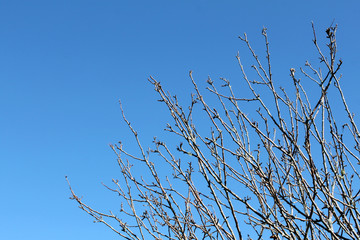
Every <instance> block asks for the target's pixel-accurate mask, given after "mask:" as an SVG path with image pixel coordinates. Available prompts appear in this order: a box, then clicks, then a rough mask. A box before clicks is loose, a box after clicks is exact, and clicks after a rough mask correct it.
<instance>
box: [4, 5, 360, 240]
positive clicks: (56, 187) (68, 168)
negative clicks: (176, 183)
mask: <svg viewBox="0 0 360 240" xmlns="http://www.w3.org/2000/svg"><path fill="white" fill-rule="evenodd" d="M359 9H360V2H359V1H285V0H284V1H205V0H192V1H190V0H182V1H169V0H168V1H156V0H155V1H121V0H117V1H115V0H103V1H93V0H83V1H80V0H71V1H70V0H62V1H59V0H58V1H56V0H54V1H52V0H46V1H45V0H43V1H39V0H32V1H17V0H8V1H6V0H0V84H1V85H0V113H1V114H0V159H1V166H0V186H1V194H0V214H1V217H0V239H4V240H8V239H27V240H32V239H34V240H45V239H46V240H49V239H51V240H55V239H70V240H71V239H74V240H75V239H77V240H78V239H88V240H91V239H115V238H116V237H117V236H116V235H115V234H114V233H112V232H111V231H109V230H108V229H107V228H106V227H105V226H103V225H101V224H93V223H92V219H91V218H90V217H89V216H88V215H86V214H85V213H84V212H82V211H81V210H79V209H78V208H77V206H76V204H75V202H73V201H70V200H69V196H70V193H69V190H68V187H67V184H66V181H65V178H64V176H65V175H67V176H69V179H70V181H71V183H72V185H73V188H74V190H75V191H76V192H77V193H78V194H79V195H83V196H84V200H85V201H86V202H87V203H89V204H91V205H93V206H95V207H99V208H100V209H102V210H107V209H108V208H107V207H106V206H110V207H109V208H111V209H114V208H113V207H114V206H115V209H116V207H118V206H119V203H117V202H116V200H117V198H116V197H115V196H114V195H112V194H111V193H109V192H108V191H107V190H105V189H104V188H103V186H102V185H101V182H104V183H107V184H109V183H110V182H111V178H116V177H117V176H119V173H118V169H117V168H116V158H115V155H114V154H113V153H112V151H111V149H110V148H109V146H108V145H109V144H110V143H116V142H117V141H119V140H122V141H124V142H125V143H126V141H127V140H129V141H130V139H131V136H130V134H129V131H128V129H127V128H126V126H125V124H124V123H123V122H122V119H121V112H120V110H119V104H118V100H119V99H121V100H122V102H123V105H124V109H125V111H126V114H127V117H128V119H129V120H130V121H131V122H132V123H133V125H134V127H135V128H137V129H139V133H140V134H141V138H142V140H143V143H144V145H145V146H147V145H149V144H150V143H151V140H152V136H155V135H157V136H159V135H163V133H161V131H162V129H163V128H164V127H165V122H163V121H161V120H162V119H164V118H165V116H166V112H165V111H164V110H165V108H164V107H162V106H161V105H159V103H158V102H156V99H157V97H156V95H155V93H154V91H153V88H152V86H151V85H150V84H149V83H148V82H147V77H148V76H149V75H152V76H154V77H155V78H156V79H157V80H159V81H161V83H162V84H163V85H164V86H165V87H166V88H167V89H169V90H171V91H172V92H174V93H176V94H178V95H181V96H185V95H187V94H188V93H190V88H191V84H190V81H189V79H188V71H189V70H193V72H194V77H195V78H196V80H197V81H199V82H204V81H205V80H206V79H207V76H208V75H210V76H212V77H213V78H214V79H216V78H218V77H220V76H223V77H226V78H229V79H230V80H231V79H240V76H241V74H240V71H239V68H238V66H237V62H236V59H235V55H236V53H237V51H239V50H240V55H241V54H242V52H244V50H245V48H244V46H243V45H242V43H241V41H240V40H239V39H237V36H238V35H241V34H242V33H243V32H246V33H247V34H248V36H249V39H250V40H251V42H252V43H253V45H254V48H255V49H257V50H258V51H257V52H258V53H259V54H263V53H264V51H263V50H264V48H263V38H262V36H261V29H262V27H263V26H266V27H267V28H268V34H269V38H270V43H271V53H272V58H273V59H272V61H273V67H274V70H273V71H274V77H278V78H279V81H280V79H282V78H286V77H288V75H289V68H291V67H295V68H298V67H299V66H303V64H304V62H305V61H306V60H307V59H310V60H315V61H316V58H315V57H314V56H316V51H315V48H314V47H313V45H312V42H311V40H312V29H311V24H310V22H311V21H314V23H315V25H316V28H317V30H318V33H319V39H321V40H323V39H324V36H325V33H324V30H325V29H326V27H328V26H329V25H330V24H331V22H332V21H333V20H334V19H335V23H338V25H339V29H338V45H339V53H338V55H339V56H341V58H342V59H343V62H344V64H343V68H342V73H343V80H342V82H343V88H344V92H345V94H346V95H347V98H348V101H349V103H350V106H351V109H352V111H353V112H357V113H360V106H359V102H360V94H359V93H358V91H359V87H360V83H359V82H360V79H359V74H358V70H359V69H360V61H359V56H360V46H359V43H358V42H359V38H360V29H359V23H360V15H359ZM244 54H245V56H247V53H244ZM244 61H245V64H246V59H245V60H244ZM281 81H283V79H282V80H281ZM356 120H357V122H359V118H358V117H357V118H356ZM130 146H131V145H130Z"/></svg>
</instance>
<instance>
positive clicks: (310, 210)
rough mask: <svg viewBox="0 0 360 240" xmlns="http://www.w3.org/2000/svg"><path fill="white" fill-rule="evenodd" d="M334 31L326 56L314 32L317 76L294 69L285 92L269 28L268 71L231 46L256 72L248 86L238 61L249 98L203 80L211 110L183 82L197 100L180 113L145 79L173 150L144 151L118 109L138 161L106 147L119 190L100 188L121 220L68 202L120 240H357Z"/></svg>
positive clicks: (353, 141) (348, 131)
mask: <svg viewBox="0 0 360 240" xmlns="http://www.w3.org/2000/svg"><path fill="white" fill-rule="evenodd" d="M336 29H337V28H336V26H331V27H329V28H328V29H326V38H327V40H326V41H327V44H326V49H325V51H323V50H322V49H321V48H320V46H319V45H320V44H319V42H318V40H317V37H316V34H315V28H314V26H313V33H314V39H313V43H314V45H315V48H316V50H317V53H318V56H319V59H320V62H319V64H320V65H321V68H318V67H315V66H314V65H313V64H311V63H309V62H306V63H305V68H300V70H297V71H295V69H294V68H291V69H290V76H289V81H290V80H291V82H292V84H291V85H290V86H292V87H290V88H287V89H286V90H285V89H284V88H281V87H280V88H278V87H276V86H275V83H274V79H273V75H272V68H271V62H270V51H269V42H268V36H267V32H266V29H265V28H264V29H263V31H262V35H263V37H264V39H265V47H266V56H265V57H266V63H265V64H264V63H262V62H261V61H260V58H259V57H258V55H257V54H256V53H255V51H254V49H253V48H252V47H251V45H250V43H249V41H248V38H247V36H246V34H244V36H242V37H239V38H240V39H241V41H242V42H244V43H245V45H246V47H247V48H248V50H249V51H250V53H251V54H252V56H253V59H254V60H255V65H254V66H252V68H253V70H254V73H255V74H256V80H251V79H250V78H248V76H247V74H246V72H245V70H244V67H243V64H242V61H241V58H240V56H239V55H238V56H237V57H236V58H237V61H238V63H239V66H240V69H241V72H242V79H243V80H244V83H245V85H246V86H247V88H248V90H249V91H248V95H249V94H250V97H248V98H239V97H237V96H236V95H235V94H234V90H233V88H232V85H231V84H230V81H229V80H227V79H224V78H222V79H221V82H222V83H221V84H222V85H221V90H219V89H218V88H217V84H216V83H214V82H213V81H212V80H211V79H210V78H209V79H208V80H207V83H208V84H209V87H208V88H207V90H208V91H210V93H211V94H212V95H213V96H214V97H215V99H217V102H216V103H213V104H212V105H215V106H216V107H212V106H211V105H209V103H208V100H205V97H204V96H205V95H204V94H202V93H201V92H200V90H199V88H198V86H197V84H196V82H195V81H194V79H193V76H192V72H191V71H190V79H191V81H192V84H193V86H194V91H195V93H194V94H192V95H191V104H190V105H189V106H188V107H186V108H184V107H182V105H181V104H180V103H179V101H178V99H177V98H176V96H175V97H172V96H171V95H170V94H169V93H168V92H166V91H165V90H164V89H163V88H162V86H161V84H160V82H158V81H157V80H155V79H154V78H152V77H150V79H149V82H150V83H151V84H152V85H153V86H154V87H155V91H156V92H157V93H158V95H159V97H160V100H159V101H160V102H162V103H163V104H165V105H166V106H167V108H168V110H169V113H170V115H171V117H172V119H173V123H172V124H167V127H166V129H165V130H166V131H168V132H169V134H174V135H176V136H177V137H175V138H171V139H172V140H171V141H172V142H173V141H174V139H176V140H177V139H180V140H179V141H178V143H177V147H176V149H173V147H171V145H172V142H170V143H169V140H168V141H167V142H163V141H159V140H157V139H156V138H155V139H154V147H153V148H152V149H150V150H148V151H146V150H145V149H144V147H143V146H142V145H141V143H140V139H139V136H138V133H137V132H136V130H135V129H134V128H133V127H132V125H131V124H130V122H129V121H128V120H127V119H126V118H125V115H124V112H123V109H122V108H121V111H122V113H123V118H124V120H125V122H126V123H127V125H128V127H129V128H130V130H131V132H132V134H133V136H134V137H135V140H136V142H137V145H138V148H139V152H138V153H137V154H136V153H129V152H127V151H126V150H125V149H124V148H123V145H122V144H121V142H120V143H119V144H117V145H113V146H111V148H112V149H113V151H114V152H115V153H116V154H117V159H118V165H119V167H120V170H121V171H120V173H121V178H120V179H113V183H114V186H113V187H109V186H106V187H107V188H108V189H109V190H111V191H113V192H114V193H116V194H117V195H118V196H119V197H120V198H121V208H120V209H119V210H120V211H119V212H118V213H117V214H115V213H114V212H112V211H110V212H109V213H104V212H99V211H97V210H95V209H94V208H92V207H90V206H88V205H86V204H85V203H84V202H83V200H82V199H81V198H79V197H78V195H76V194H75V192H74V191H73V190H72V189H71V187H70V190H71V194H72V199H74V200H75V201H76V202H77V203H78V204H79V207H80V208H81V209H82V210H84V211H85V212H87V213H88V214H90V215H91V216H92V217H93V218H94V219H95V220H96V221H98V222H101V223H104V224H105V225H107V226H108V227H109V228H111V229H112V230H113V231H114V232H116V233H117V234H118V235H119V236H121V237H123V238H124V239H360V213H359V210H358V206H359V200H360V184H359V180H360V175H359V163H360V159H359V151H360V146H359V144H360V143H359V140H360V133H359V130H358V128H357V126H356V124H355V120H354V116H353V114H352V113H351V112H350V110H349V107H348V105H347V103H346V101H345V96H344V93H343V91H342V89H341V87H340V79H341V75H339V73H338V72H339V69H340V67H341V65H342V61H341V60H338V59H337V57H336V53H337V45H336ZM300 76H301V77H303V78H304V80H302V79H301V80H300ZM309 88H311V96H309ZM329 92H331V98H330V97H329V96H330V93H329ZM211 94H209V95H211ZM269 96H271V98H269ZM335 103H336V104H337V105H336V106H339V104H340V105H341V106H342V107H341V108H339V107H337V108H336V109H334V107H333V106H334V104H335ZM198 105H200V106H201V109H202V110H203V111H202V110H201V111H200V112H197V114H196V115H194V112H196V108H197V107H196V106H198ZM249 109H252V110H255V111H253V114H252V115H251V114H250V113H249V111H250V110H249ZM201 114H205V115H204V116H205V117H204V116H202V115H201ZM193 116H194V118H193ZM197 116H202V117H197ZM195 119H197V121H196V120H195ZM196 125H198V126H200V125H201V126H209V131H208V132H205V133H203V129H204V127H202V128H201V129H202V130H201V129H200V128H199V127H196ZM134 168H136V169H138V168H141V169H142V171H141V172H139V171H135V170H134ZM164 169H166V170H164ZM144 172H145V173H144ZM69 186H70V184H69ZM117 211H118V210H117Z"/></svg>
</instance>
